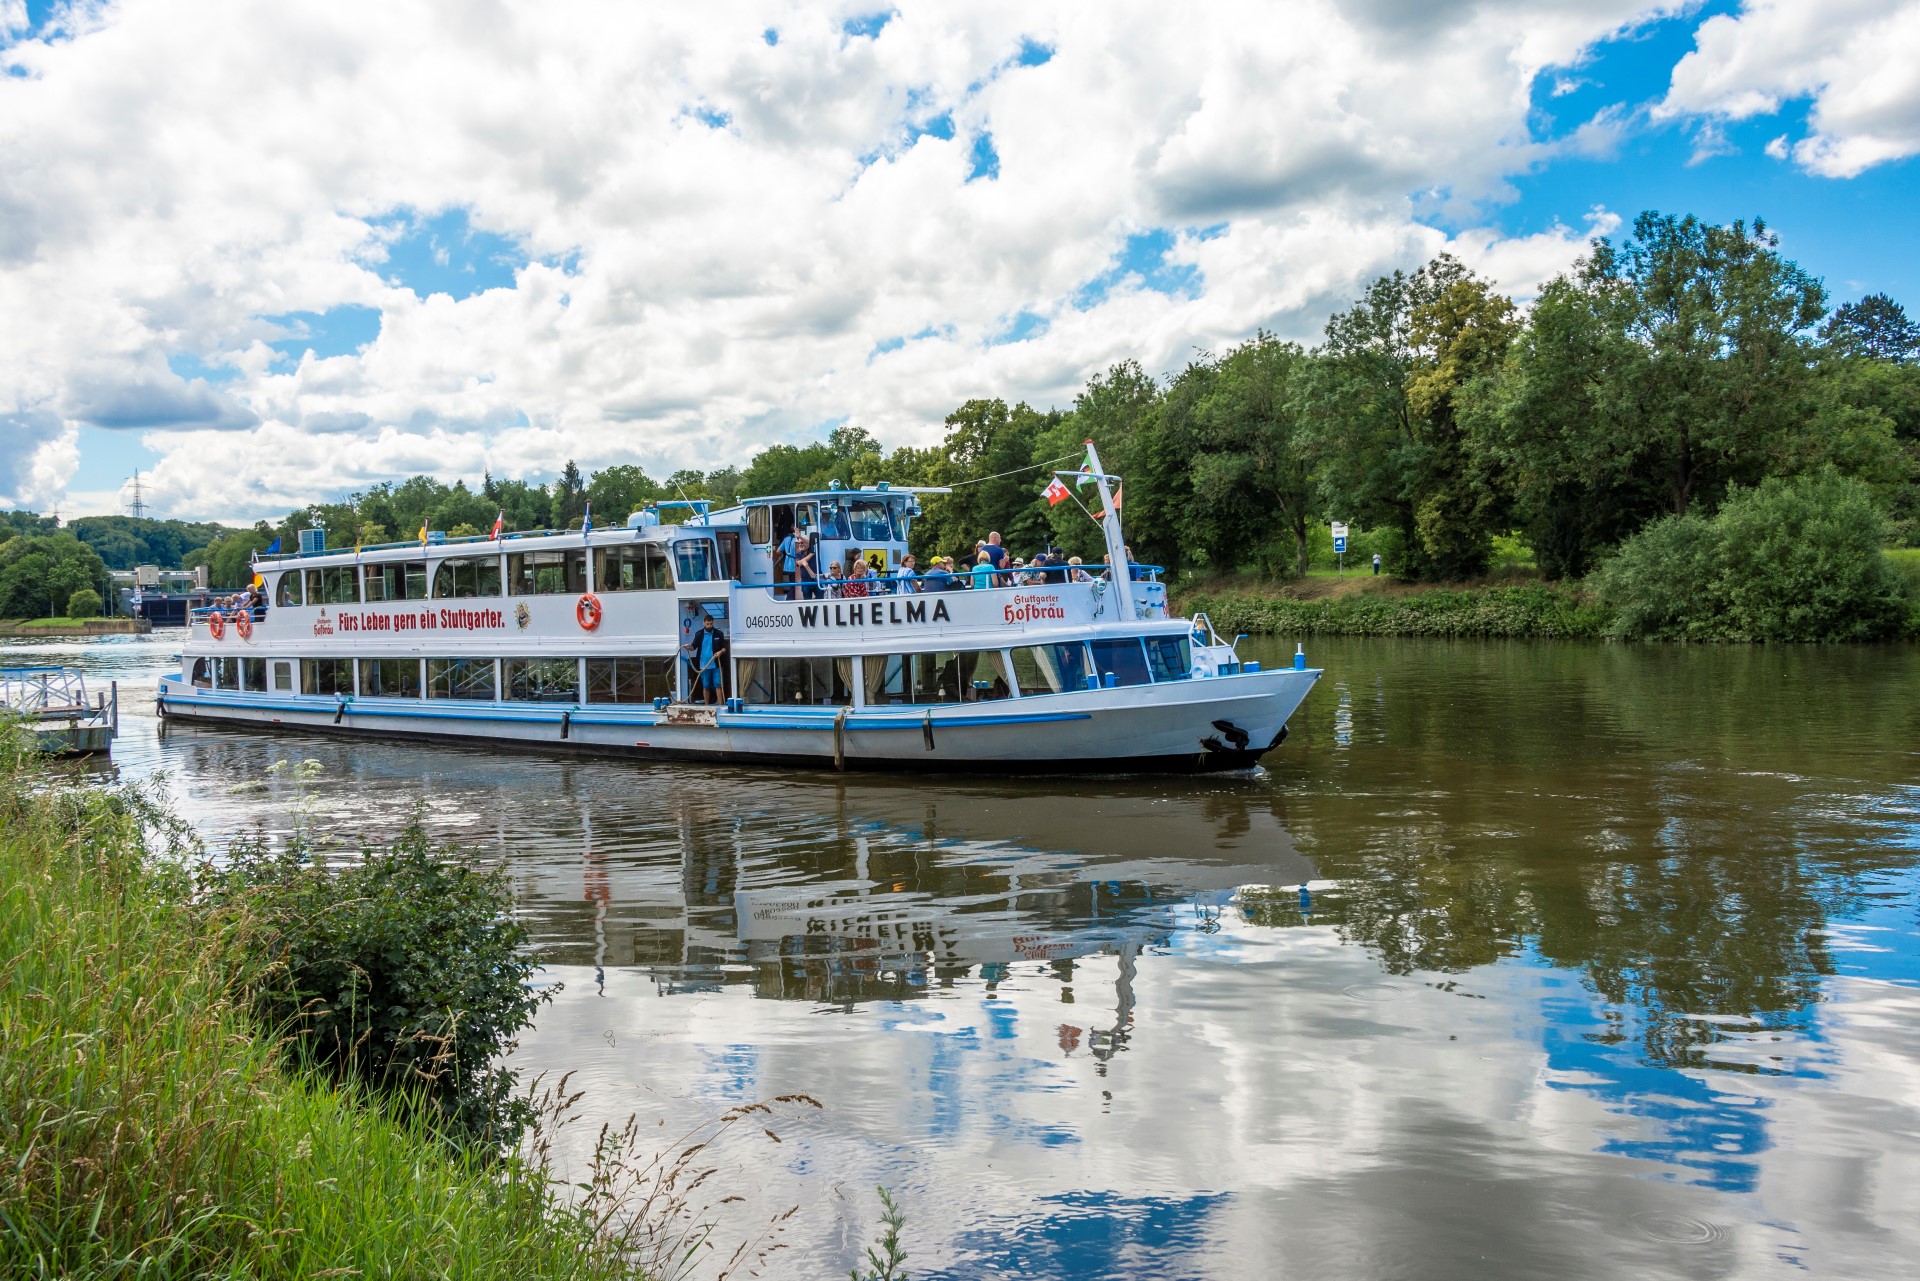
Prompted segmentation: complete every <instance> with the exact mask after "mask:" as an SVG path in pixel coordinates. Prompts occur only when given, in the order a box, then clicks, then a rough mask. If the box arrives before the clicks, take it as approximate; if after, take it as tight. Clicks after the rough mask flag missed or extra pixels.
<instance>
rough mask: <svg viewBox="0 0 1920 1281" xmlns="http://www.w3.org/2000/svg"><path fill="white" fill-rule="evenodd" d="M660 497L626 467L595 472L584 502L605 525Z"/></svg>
mask: <svg viewBox="0 0 1920 1281" xmlns="http://www.w3.org/2000/svg"><path fill="white" fill-rule="evenodd" d="M660 496H661V493H660V486H659V485H657V484H655V483H654V481H653V480H652V478H651V477H649V476H648V475H647V473H646V472H644V471H642V470H641V469H640V468H638V467H634V466H631V465H628V464H621V465H619V466H616V467H608V468H605V469H604V470H601V471H597V472H595V473H593V476H592V477H591V478H590V479H589V480H588V481H587V501H588V502H590V503H592V504H593V505H594V506H595V507H597V508H599V509H600V517H599V519H600V520H603V521H606V522H608V523H612V521H613V520H614V518H615V517H618V518H619V519H621V520H625V519H626V518H627V517H628V516H629V515H631V514H632V513H634V512H636V511H639V510H640V509H641V508H642V507H645V506H646V505H647V504H648V503H650V502H653V501H655V500H656V499H658V498H659V497H660ZM489 523H491V522H489Z"/></svg>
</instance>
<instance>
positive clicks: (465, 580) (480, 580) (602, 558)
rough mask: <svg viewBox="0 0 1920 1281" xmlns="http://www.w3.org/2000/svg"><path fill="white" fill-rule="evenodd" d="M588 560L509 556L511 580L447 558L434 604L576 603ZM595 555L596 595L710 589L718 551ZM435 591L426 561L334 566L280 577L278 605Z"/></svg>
mask: <svg viewBox="0 0 1920 1281" xmlns="http://www.w3.org/2000/svg"><path fill="white" fill-rule="evenodd" d="M588 554H589V553H588V552H587V550H586V549H585V548H580V549H576V550H573V551H564V550H557V551H540V552H509V553H507V555H506V557H505V561H506V569H505V578H504V579H503V578H502V576H501V560H502V557H500V556H498V555H493V556H452V557H448V558H447V559H445V560H441V561H437V562H435V563H434V565H433V574H432V579H431V587H432V592H431V598H432V599H439V600H463V599H472V598H475V597H486V596H500V595H502V594H505V595H509V596H577V595H579V594H580V593H582V592H584V591H586V590H587V556H588ZM591 554H592V556H593V583H594V589H595V590H597V591H602V592H641V591H671V590H672V589H673V584H674V579H675V576H676V574H677V575H678V577H679V579H680V580H681V581H683V582H706V581H709V580H710V579H711V578H712V577H713V575H714V565H715V561H714V555H713V545H712V544H711V543H708V542H704V541H700V542H689V543H678V544H675V546H674V548H673V554H672V555H671V556H669V555H668V552H667V549H666V548H664V547H662V546H660V545H658V544H656V543H634V544H625V545H622V546H618V547H597V548H594V549H593V551H592V553H591ZM503 586H504V587H505V592H504V593H503V592H502V590H501V589H502V587H503ZM428 587H429V579H428V573H427V562H426V561H424V560H408V561H386V562H382V563H380V564H377V565H364V566H361V565H334V566H330V567H328V568H325V569H308V570H304V571H303V570H297V569H295V570H289V571H287V572H286V573H284V574H282V575H280V582H279V584H278V585H277V586H276V587H275V589H274V601H275V603H276V604H279V605H284V606H294V605H353V604H358V603H360V602H361V601H366V602H369V603H379V602H383V601H401V600H427V599H429V598H430V596H429V592H428Z"/></svg>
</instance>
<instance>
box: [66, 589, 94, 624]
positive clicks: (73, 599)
mask: <svg viewBox="0 0 1920 1281" xmlns="http://www.w3.org/2000/svg"><path fill="white" fill-rule="evenodd" d="M67 617H68V618H98V617H100V593H99V592H96V591H94V590H93V588H91V587H82V588H81V589H80V590H79V591H77V592H75V593H74V594H73V595H71V596H69V597H67Z"/></svg>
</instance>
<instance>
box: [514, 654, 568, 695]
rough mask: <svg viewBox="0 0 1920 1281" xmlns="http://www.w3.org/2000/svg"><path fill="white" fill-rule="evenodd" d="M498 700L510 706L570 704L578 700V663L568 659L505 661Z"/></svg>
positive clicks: (515, 659) (517, 659)
mask: <svg viewBox="0 0 1920 1281" xmlns="http://www.w3.org/2000/svg"><path fill="white" fill-rule="evenodd" d="M505 667H506V671H505V673H504V676H503V679H504V680H505V683H506V689H505V692H504V693H503V694H502V695H501V697H503V698H505V699H506V700H507V701H508V702H511V703H573V702H577V701H579V698H580V664H579V663H578V662H576V661H575V660H573V659H571V658H509V659H506V660H505Z"/></svg>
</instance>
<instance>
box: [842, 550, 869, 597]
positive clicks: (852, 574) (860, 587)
mask: <svg viewBox="0 0 1920 1281" xmlns="http://www.w3.org/2000/svg"><path fill="white" fill-rule="evenodd" d="M872 580H873V567H872V566H871V565H869V564H867V562H866V561H865V560H863V559H861V556H860V549H859V548H858V547H849V548H848V549H847V581H846V585H845V586H843V587H842V588H841V589H840V594H841V595H842V596H845V597H847V598H848V599H852V598H854V597H856V596H857V597H861V598H865V597H866V596H868V595H870V594H871V593H872V589H873V581H872Z"/></svg>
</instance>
